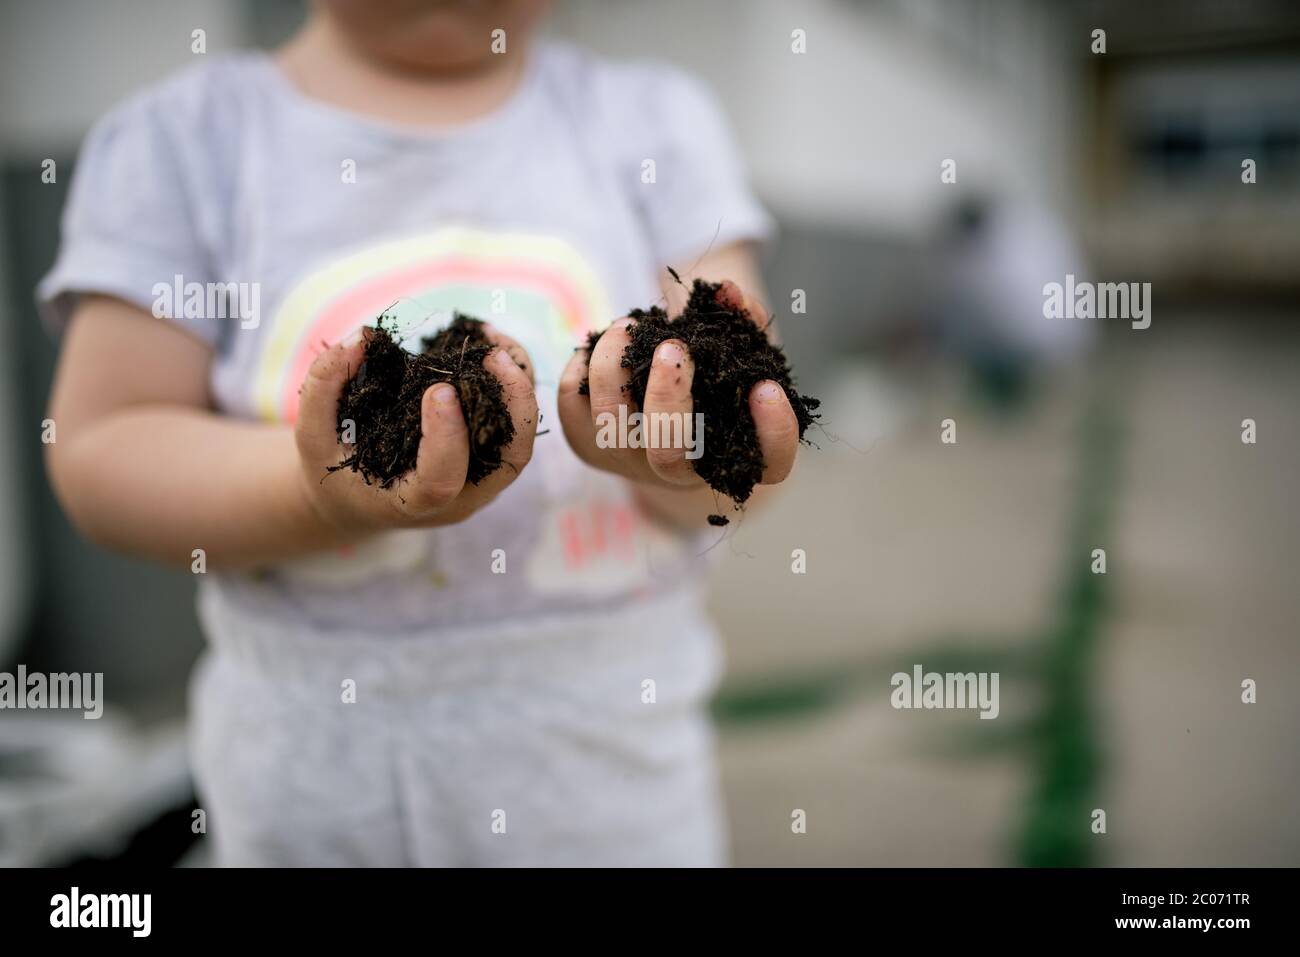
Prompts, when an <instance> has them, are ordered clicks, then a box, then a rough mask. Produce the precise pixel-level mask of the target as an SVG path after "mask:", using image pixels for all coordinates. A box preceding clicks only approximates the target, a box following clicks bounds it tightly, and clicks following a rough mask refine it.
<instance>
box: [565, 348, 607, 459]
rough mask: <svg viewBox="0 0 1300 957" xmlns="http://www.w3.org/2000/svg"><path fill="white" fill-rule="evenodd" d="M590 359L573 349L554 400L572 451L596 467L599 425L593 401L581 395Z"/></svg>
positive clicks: (579, 350)
mask: <svg viewBox="0 0 1300 957" xmlns="http://www.w3.org/2000/svg"><path fill="white" fill-rule="evenodd" d="M587 368H588V356H587V350H586V349H583V348H579V349H574V350H573V356H572V357H571V358H570V359H569V362H568V364H567V365H565V367H564V371H563V372H562V373H561V374H560V388H559V391H558V393H557V394H556V397H555V406H556V412H557V413H558V414H559V416H560V428H562V429H563V430H564V438H565V439H566V440H567V441H568V443H569V448H571V449H573V451H574V453H575V454H576V455H577V456H578V458H580V459H582V461H584V462H586V463H587V464H588V465H592V466H595V465H596V463H597V461H598V459H599V456H597V455H596V454H595V452H596V424H595V422H593V421H592V416H591V399H590V397H588V396H586V395H583V394H582V392H581V391H580V390H581V388H582V381H583V380H584V379H586V378H587Z"/></svg>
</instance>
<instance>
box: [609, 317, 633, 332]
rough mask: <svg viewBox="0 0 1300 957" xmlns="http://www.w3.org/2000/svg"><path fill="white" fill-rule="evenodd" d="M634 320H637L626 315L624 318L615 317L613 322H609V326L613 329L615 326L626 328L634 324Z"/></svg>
mask: <svg viewBox="0 0 1300 957" xmlns="http://www.w3.org/2000/svg"><path fill="white" fill-rule="evenodd" d="M634 321H635V320H633V319H632V318H631V317H630V316H624V317H623V318H622V319H615V320H614V321H613V322H611V323H610V324H609V326H610V328H611V329H615V328H617V329H626V328H627V327H628V326H630V325H632V323H633V322H634Z"/></svg>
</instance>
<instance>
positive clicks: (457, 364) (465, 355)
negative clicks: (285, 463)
mask: <svg viewBox="0 0 1300 957" xmlns="http://www.w3.org/2000/svg"><path fill="white" fill-rule="evenodd" d="M386 318H387V316H380V317H379V322H378V324H377V326H376V328H375V329H374V330H373V331H372V332H371V334H370V336H369V338H368V339H367V340H366V351H365V358H364V360H363V361H362V363H361V366H360V368H358V369H357V371H356V373H355V374H354V375H353V376H352V378H351V379H349V380H348V382H347V384H346V385H345V386H344V387H343V395H342V397H341V398H340V399H339V410H338V431H339V439H340V441H342V439H343V437H344V431H345V430H344V425H345V422H346V421H347V420H348V419H351V420H352V422H353V423H354V424H355V427H354V429H353V430H352V431H353V434H354V436H355V439H356V443H355V444H354V445H353V446H352V452H351V454H350V455H349V456H348V457H347V458H345V459H344V460H343V461H342V462H340V463H339V464H338V465H334V466H331V467H330V469H329V471H331V472H336V471H338V470H339V469H348V468H350V469H352V471H354V472H360V473H361V477H362V478H363V479H365V481H366V484H367V485H370V484H373V483H378V484H379V486H380V488H388V487H390V486H391V485H392V484H393V483H394V482H395V481H397V479H398V478H400V477H401V476H403V475H405V474H406V473H407V472H410V471H412V470H413V469H414V468H415V460H416V455H417V453H418V452H419V448H420V436H421V429H420V403H421V402H422V400H423V398H424V393H425V391H426V390H427V389H428V388H429V387H430V386H432V385H434V384H436V383H438V382H450V383H451V384H452V385H454V386H455V387H456V391H457V393H458V394H459V395H460V408H461V412H462V413H464V416H465V423H466V425H467V426H468V427H469V469H468V472H467V475H466V478H467V479H468V481H470V482H472V483H473V484H475V485H477V484H478V483H479V482H481V481H482V480H483V479H484V478H486V477H487V476H489V475H491V474H492V473H493V472H495V471H496V470H497V469H498V468H500V467H501V450H502V449H503V448H505V447H506V446H507V445H509V444H510V441H511V440H512V439H513V438H514V437H515V424H514V422H513V421H512V420H511V418H510V410H509V409H508V408H507V406H506V403H505V397H504V390H503V389H502V387H501V382H500V380H498V379H497V377H496V376H494V375H493V374H492V373H490V372H488V371H487V370H486V369H484V368H483V360H484V359H485V358H486V357H487V355H488V353H489V352H491V351H492V350H493V348H495V346H493V344H492V341H491V340H490V339H488V338H487V336H486V335H484V333H483V323H482V322H481V321H480V320H478V319H474V318H472V317H470V316H464V315H461V314H460V313H456V314H455V316H454V317H453V320H452V323H451V325H449V326H448V327H447V328H445V329H443V330H442V331H441V332H439V333H438V334H437V335H435V336H433V337H432V338H428V339H424V340H423V341H422V342H421V346H422V349H423V351H422V352H420V353H419V354H415V353H411V352H408V351H406V350H405V349H403V348H402V346H401V344H400V343H399V341H398V338H397V336H396V335H394V331H393V329H390V328H389V327H388V326H387V325H385V323H384V320H385V319H386ZM393 325H394V327H395V326H396V323H394V324H393Z"/></svg>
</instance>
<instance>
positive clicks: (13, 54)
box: [0, 0, 244, 155]
mask: <svg viewBox="0 0 1300 957" xmlns="http://www.w3.org/2000/svg"><path fill="white" fill-rule="evenodd" d="M200 28H201V29H203V30H206V31H207V48H208V52H209V53H214V52H217V51H220V50H225V49H230V48H231V47H234V46H238V45H240V43H241V42H242V41H243V39H244V27H243V9H242V5H241V4H239V3H237V2H234V0H28V2H5V3H3V4H0V144H3V148H4V149H5V150H6V151H8V152H11V153H17V154H20V155H21V154H23V153H26V152H29V151H31V150H34V149H55V148H58V147H72V146H75V145H76V144H77V143H78V142H80V140H81V137H82V136H83V135H84V134H85V132H86V130H87V129H88V128H89V127H90V125H91V124H92V123H93V122H94V121H95V120H96V119H97V118H98V117H99V116H100V115H102V114H103V113H104V112H105V111H106V110H107V109H108V108H109V107H111V106H112V105H113V104H115V103H117V102H118V101H120V100H122V99H124V98H125V97H127V96H128V95H130V94H131V93H133V92H134V91H136V90H138V89H139V88H141V87H143V86H145V85H147V84H149V83H151V82H153V81H155V80H157V79H158V78H159V77H162V76H165V75H166V74H167V73H170V72H171V71H172V70H174V69H177V68H179V67H182V66H184V65H186V64H188V63H192V62H193V61H194V57H195V54H193V53H192V52H190V42H191V41H190V33H191V31H193V30H195V29H200Z"/></svg>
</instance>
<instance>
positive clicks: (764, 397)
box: [758, 379, 785, 405]
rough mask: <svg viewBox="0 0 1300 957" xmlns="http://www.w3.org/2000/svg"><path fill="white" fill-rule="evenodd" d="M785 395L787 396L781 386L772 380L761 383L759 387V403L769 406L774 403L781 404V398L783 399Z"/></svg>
mask: <svg viewBox="0 0 1300 957" xmlns="http://www.w3.org/2000/svg"><path fill="white" fill-rule="evenodd" d="M783 395H785V390H784V389H782V388H781V387H780V386H779V385H777V384H776V383H775V382H773V381H772V380H771V379H768V380H767V381H765V382H761V383H759V386H758V401H759V402H764V403H766V404H768V405H771V404H772V403H774V402H780V401H781V397H782V396H783Z"/></svg>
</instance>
